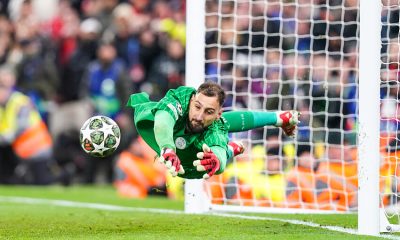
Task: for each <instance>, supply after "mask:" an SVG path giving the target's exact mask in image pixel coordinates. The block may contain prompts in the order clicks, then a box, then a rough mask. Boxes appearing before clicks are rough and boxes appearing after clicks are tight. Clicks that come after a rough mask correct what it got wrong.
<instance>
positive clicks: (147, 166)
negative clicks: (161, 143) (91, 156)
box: [114, 151, 165, 198]
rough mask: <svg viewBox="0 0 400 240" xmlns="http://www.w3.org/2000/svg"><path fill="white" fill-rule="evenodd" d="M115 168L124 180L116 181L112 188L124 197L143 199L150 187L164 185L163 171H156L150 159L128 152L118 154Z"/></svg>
mask: <svg viewBox="0 0 400 240" xmlns="http://www.w3.org/2000/svg"><path fill="white" fill-rule="evenodd" d="M116 167H117V169H118V171H121V172H123V173H124V174H123V175H124V178H123V179H117V180H116V181H115V182H114V186H115V187H116V188H117V191H118V193H119V194H120V195H121V196H125V197H135V198H144V197H146V196H147V192H148V190H149V189H150V188H151V187H156V186H161V185H163V184H165V171H164V170H163V171H160V170H159V169H157V168H156V167H155V166H154V165H153V162H151V160H150V159H144V158H140V157H137V156H135V155H133V154H132V153H130V152H128V151H124V152H122V153H121V154H120V156H119V157H118V160H117V164H116Z"/></svg>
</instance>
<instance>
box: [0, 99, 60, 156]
mask: <svg viewBox="0 0 400 240" xmlns="http://www.w3.org/2000/svg"><path fill="white" fill-rule="evenodd" d="M23 109H24V110H27V109H28V110H29V115H28V119H24V122H25V123H26V125H25V126H19V125H18V123H19V122H20V121H19V120H20V119H18V118H19V114H20V113H21V111H23ZM0 135H3V136H7V135H8V136H14V139H13V140H12V141H11V146H12V148H13V150H14V152H15V153H16V155H17V156H19V157H20V158H21V159H30V158H34V157H38V156H40V154H41V153H44V152H48V151H50V150H51V148H52V144H53V143H52V138H51V136H50V134H49V131H48V129H47V126H46V125H45V123H44V122H43V120H42V119H41V117H40V115H39V112H38V111H37V110H36V109H35V108H34V106H33V104H32V102H31V100H30V99H29V98H28V97H27V96H25V95H24V94H22V93H20V92H13V93H12V95H11V96H10V98H9V100H8V102H7V103H6V105H5V106H3V107H0Z"/></svg>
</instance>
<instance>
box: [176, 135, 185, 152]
mask: <svg viewBox="0 0 400 240" xmlns="http://www.w3.org/2000/svg"><path fill="white" fill-rule="evenodd" d="M175 146H176V148H178V149H185V148H186V140H185V139H184V138H183V137H178V138H177V139H175Z"/></svg>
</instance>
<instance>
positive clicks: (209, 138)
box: [127, 86, 229, 179]
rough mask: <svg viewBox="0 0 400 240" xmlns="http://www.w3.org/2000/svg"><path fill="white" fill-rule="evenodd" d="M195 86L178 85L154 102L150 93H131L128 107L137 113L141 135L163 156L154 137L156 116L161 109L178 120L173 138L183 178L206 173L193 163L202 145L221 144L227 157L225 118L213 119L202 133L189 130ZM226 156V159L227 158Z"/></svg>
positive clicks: (135, 115)
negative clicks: (199, 170) (150, 97)
mask: <svg viewBox="0 0 400 240" xmlns="http://www.w3.org/2000/svg"><path fill="white" fill-rule="evenodd" d="M195 93H196V89H194V88H191V87H185V86H182V87H179V88H177V89H171V90H169V91H168V92H167V94H166V95H165V97H164V98H163V99H161V100H160V101H159V102H151V101H150V100H149V97H148V95H147V93H138V94H132V95H131V97H130V99H129V101H128V103H127V106H130V107H132V108H133V109H134V110H135V112H134V122H135V126H136V129H137V131H138V133H139V135H140V136H142V138H143V139H144V140H145V141H146V143H147V144H149V146H150V147H151V148H152V149H153V150H154V151H156V152H157V154H158V155H160V147H159V146H158V144H157V142H156V139H155V137H154V116H155V113H156V112H157V111H158V110H163V111H166V112H168V113H169V114H170V115H171V116H172V117H173V119H174V120H175V126H174V131H173V132H174V134H173V139H174V143H175V146H176V154H177V155H178V157H179V159H180V160H181V164H182V166H183V168H184V170H185V173H184V174H180V175H179V176H180V177H183V178H191V179H193V178H202V176H203V174H204V172H198V171H197V170H196V168H195V167H194V166H193V161H194V160H196V159H197V157H196V154H197V153H198V152H201V151H202V146H203V144H207V145H208V146H209V147H211V148H212V147H213V146H218V147H221V148H223V149H224V150H225V152H226V154H227V156H228V153H227V151H228V149H227V146H228V140H229V139H228V129H229V125H228V123H227V122H226V121H225V120H224V119H223V118H221V119H219V120H216V121H214V123H213V124H211V125H210V126H209V127H208V128H207V129H206V130H205V131H204V132H202V133H190V132H187V130H186V125H187V121H188V117H189V103H190V99H191V97H192V96H193V94H195ZM224 159H227V157H225V158H224ZM225 161H226V160H225ZM225 165H226V162H221V168H220V170H219V171H218V172H217V174H218V173H221V172H222V171H223V169H224V167H225Z"/></svg>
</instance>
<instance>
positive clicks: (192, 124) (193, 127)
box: [187, 120, 205, 133]
mask: <svg viewBox="0 0 400 240" xmlns="http://www.w3.org/2000/svg"><path fill="white" fill-rule="evenodd" d="M187 128H188V130H189V131H190V132H192V133H202V132H204V130H205V127H204V124H203V123H202V122H198V121H196V120H191V121H189V122H188V124H187Z"/></svg>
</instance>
